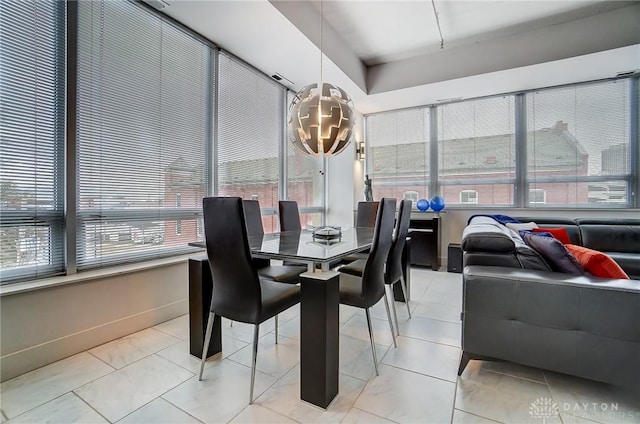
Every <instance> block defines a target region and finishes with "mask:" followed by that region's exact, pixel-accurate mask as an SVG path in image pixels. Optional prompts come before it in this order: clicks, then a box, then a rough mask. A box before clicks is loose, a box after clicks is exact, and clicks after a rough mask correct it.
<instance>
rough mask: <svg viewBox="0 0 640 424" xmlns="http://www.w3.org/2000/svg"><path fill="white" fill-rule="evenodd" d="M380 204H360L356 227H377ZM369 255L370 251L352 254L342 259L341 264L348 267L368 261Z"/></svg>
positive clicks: (357, 211)
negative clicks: (361, 261) (361, 260)
mask: <svg viewBox="0 0 640 424" xmlns="http://www.w3.org/2000/svg"><path fill="white" fill-rule="evenodd" d="M379 204H380V202H358V208H357V209H356V227H358V228H373V227H374V226H375V225H376V217H377V215H378V205H379ZM368 255H369V251H368V250H366V251H364V252H357V253H352V254H350V255H347V256H345V257H344V258H342V260H341V261H340V263H341V264H343V265H346V264H350V263H352V262H355V261H357V260H360V259H364V260H366V259H367V256H368Z"/></svg>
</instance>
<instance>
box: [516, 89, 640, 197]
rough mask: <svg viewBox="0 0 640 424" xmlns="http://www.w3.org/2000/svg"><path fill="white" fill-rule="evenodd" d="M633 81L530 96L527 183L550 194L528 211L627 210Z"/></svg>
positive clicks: (528, 97)
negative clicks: (563, 208) (568, 208)
mask: <svg viewBox="0 0 640 424" xmlns="http://www.w3.org/2000/svg"><path fill="white" fill-rule="evenodd" d="M629 93H630V80H628V79H623V80H614V81H606V82H599V83H593V84H583V85H578V86H572V87H562V88H554V89H547V90H542V91H538V92H533V93H529V94H527V180H528V183H529V187H530V189H539V190H545V191H546V198H545V203H541V202H534V201H533V200H535V199H529V205H530V206H544V205H559V206H579V205H590V206H596V207H598V206H601V207H617V206H623V207H624V206H627V205H628V204H629V201H630V200H629V199H630V196H628V193H627V192H628V183H629V181H630V178H631V175H630V161H631V157H632V156H631V154H630V153H631V152H630V145H629V127H630V125H629V119H630V111H629V106H630V105H629V103H630V99H629Z"/></svg>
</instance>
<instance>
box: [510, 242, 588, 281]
mask: <svg viewBox="0 0 640 424" xmlns="http://www.w3.org/2000/svg"><path fill="white" fill-rule="evenodd" d="M523 238H524V240H525V241H526V242H527V244H528V245H529V246H531V247H533V248H534V249H535V250H536V251H537V252H538V253H539V254H540V255H541V256H542V257H543V258H544V260H545V261H547V263H548V264H549V266H550V267H551V269H552V270H553V271H556V272H563V273H565V274H571V275H584V268H582V266H581V265H580V264H579V263H578V261H576V258H574V257H573V255H572V254H571V253H569V251H568V250H567V248H566V247H564V245H563V244H562V243H560V241H558V240H556V239H555V238H553V237H544V236H541V235H537V234H533V233H524V234H523Z"/></svg>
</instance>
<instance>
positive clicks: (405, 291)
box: [400, 276, 411, 319]
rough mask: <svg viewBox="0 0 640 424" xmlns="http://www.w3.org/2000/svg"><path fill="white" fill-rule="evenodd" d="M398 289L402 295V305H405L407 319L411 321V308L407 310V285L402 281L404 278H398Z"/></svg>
mask: <svg viewBox="0 0 640 424" xmlns="http://www.w3.org/2000/svg"><path fill="white" fill-rule="evenodd" d="M400 288H402V294H403V295H404V303H405V305H407V312H408V313H409V319H411V308H409V297H408V296H407V283H406V282H405V281H404V277H402V276H401V277H400Z"/></svg>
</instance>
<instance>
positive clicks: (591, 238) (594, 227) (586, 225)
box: [578, 219, 640, 253]
mask: <svg viewBox="0 0 640 424" xmlns="http://www.w3.org/2000/svg"><path fill="white" fill-rule="evenodd" d="M578 225H579V226H580V233H581V236H582V243H581V245H582V246H584V247H588V248H589V249H594V250H599V251H600V252H625V253H638V252H640V220H637V219H611V220H609V221H606V220H604V219H603V220H595V219H579V220H578Z"/></svg>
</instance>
